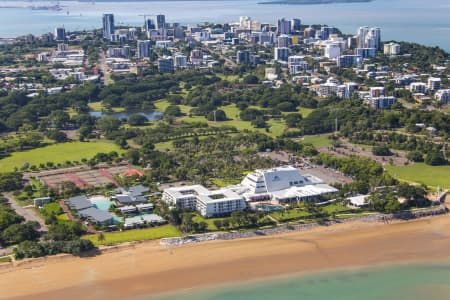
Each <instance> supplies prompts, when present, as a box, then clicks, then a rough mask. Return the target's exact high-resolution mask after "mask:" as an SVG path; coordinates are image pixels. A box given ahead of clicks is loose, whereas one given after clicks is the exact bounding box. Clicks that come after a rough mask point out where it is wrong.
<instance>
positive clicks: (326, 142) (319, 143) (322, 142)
mask: <svg viewBox="0 0 450 300" xmlns="http://www.w3.org/2000/svg"><path fill="white" fill-rule="evenodd" d="M330 135H331V134H329V133H327V134H322V135H318V136H307V137H305V138H303V141H304V142H305V143H310V144H312V145H313V146H314V147H328V146H331V140H330V139H329V138H328V137H329V136H330Z"/></svg>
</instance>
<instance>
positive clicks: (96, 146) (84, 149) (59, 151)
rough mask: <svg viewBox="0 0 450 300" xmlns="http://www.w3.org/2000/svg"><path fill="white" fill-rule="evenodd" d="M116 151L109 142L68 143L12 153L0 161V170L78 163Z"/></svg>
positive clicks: (116, 147) (116, 148)
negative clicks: (49, 163)
mask: <svg viewBox="0 0 450 300" xmlns="http://www.w3.org/2000/svg"><path fill="white" fill-rule="evenodd" d="M111 151H116V152H117V153H119V154H120V153H122V152H123V150H121V149H120V148H119V146H117V145H115V144H113V143H109V142H68V143H62V144H55V145H50V146H46V147H42V148H37V149H33V150H28V151H23V152H14V153H12V154H11V155H10V156H8V157H6V158H3V159H0V170H2V171H3V172H8V171H13V170H14V168H15V167H17V168H19V169H20V168H21V167H22V166H23V165H24V164H25V163H29V164H30V166H31V165H36V166H38V165H39V164H41V163H42V164H45V163H46V162H53V163H54V164H58V163H64V162H66V161H80V160H81V159H82V158H86V159H90V158H92V157H94V156H95V155H96V154H97V153H99V152H103V153H108V152H111Z"/></svg>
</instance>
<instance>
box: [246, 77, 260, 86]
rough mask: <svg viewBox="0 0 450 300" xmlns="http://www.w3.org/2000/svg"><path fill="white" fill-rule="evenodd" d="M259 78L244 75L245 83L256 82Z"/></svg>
mask: <svg viewBox="0 0 450 300" xmlns="http://www.w3.org/2000/svg"><path fill="white" fill-rule="evenodd" d="M258 82H259V79H258V77H256V76H255V75H247V76H245V77H244V83H245V84H258Z"/></svg>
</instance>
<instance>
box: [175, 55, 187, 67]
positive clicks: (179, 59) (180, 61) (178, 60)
mask: <svg viewBox="0 0 450 300" xmlns="http://www.w3.org/2000/svg"><path fill="white" fill-rule="evenodd" d="M174 66H175V67H176V68H177V69H184V68H186V67H187V56H186V55H184V54H182V53H177V54H175V60H174Z"/></svg>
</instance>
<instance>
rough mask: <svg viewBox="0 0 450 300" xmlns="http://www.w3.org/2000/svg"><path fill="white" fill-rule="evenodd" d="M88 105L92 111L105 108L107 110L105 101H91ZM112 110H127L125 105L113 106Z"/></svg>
mask: <svg viewBox="0 0 450 300" xmlns="http://www.w3.org/2000/svg"><path fill="white" fill-rule="evenodd" d="M88 106H89V108H90V109H91V110H92V111H103V110H105V107H104V106H103V103H102V102H101V101H98V102H91V103H89V104H88ZM112 111H113V112H122V111H125V108H123V107H113V108H112Z"/></svg>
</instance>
